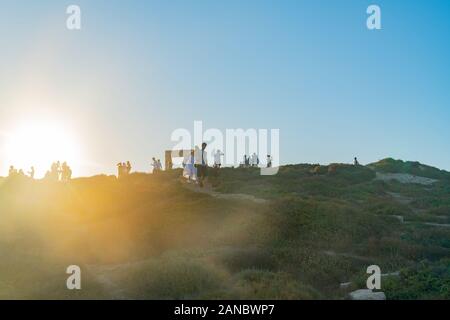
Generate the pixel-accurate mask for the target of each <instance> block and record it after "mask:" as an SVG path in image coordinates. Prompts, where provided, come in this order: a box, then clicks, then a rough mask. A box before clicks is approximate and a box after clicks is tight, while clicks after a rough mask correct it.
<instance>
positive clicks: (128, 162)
mask: <svg viewBox="0 0 450 320" xmlns="http://www.w3.org/2000/svg"><path fill="white" fill-rule="evenodd" d="M126 170H127V174H130V173H131V163H130V161H127V166H126Z"/></svg>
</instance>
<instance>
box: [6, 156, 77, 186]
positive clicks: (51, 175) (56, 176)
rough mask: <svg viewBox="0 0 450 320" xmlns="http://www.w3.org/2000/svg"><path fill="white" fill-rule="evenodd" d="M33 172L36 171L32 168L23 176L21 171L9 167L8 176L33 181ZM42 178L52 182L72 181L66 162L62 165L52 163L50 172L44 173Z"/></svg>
mask: <svg viewBox="0 0 450 320" xmlns="http://www.w3.org/2000/svg"><path fill="white" fill-rule="evenodd" d="M35 172H36V171H35V169H34V167H33V166H32V167H31V168H30V171H28V172H27V174H28V175H27V174H25V172H24V171H23V170H22V169H16V168H15V167H14V166H10V167H9V172H8V174H9V176H10V177H15V176H20V177H29V178H31V179H34V174H35ZM44 178H45V179H47V180H53V181H63V182H65V181H69V180H70V179H72V169H71V168H70V167H69V165H68V164H67V162H63V163H62V164H61V162H59V161H57V162H53V163H52V165H51V167H50V170H48V171H47V172H46V174H45V177H44Z"/></svg>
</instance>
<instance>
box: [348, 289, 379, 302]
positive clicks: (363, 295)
mask: <svg viewBox="0 0 450 320" xmlns="http://www.w3.org/2000/svg"><path fill="white" fill-rule="evenodd" d="M349 297H350V299H351V300H386V295H385V294H384V292H373V291H372V290H370V289H360V290H356V291H352V292H350V294H349Z"/></svg>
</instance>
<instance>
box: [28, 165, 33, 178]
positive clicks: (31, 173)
mask: <svg viewBox="0 0 450 320" xmlns="http://www.w3.org/2000/svg"><path fill="white" fill-rule="evenodd" d="M28 174H29V175H30V178H31V179H34V167H31V168H30V171H28Z"/></svg>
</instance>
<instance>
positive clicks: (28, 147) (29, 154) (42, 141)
mask: <svg viewBox="0 0 450 320" xmlns="http://www.w3.org/2000/svg"><path fill="white" fill-rule="evenodd" d="M5 153H6V157H7V163H8V165H13V166H14V167H15V168H17V169H23V170H24V171H25V172H28V171H29V169H30V167H31V166H34V167H35V170H36V177H41V176H43V175H44V174H45V172H46V171H47V170H48V169H49V168H50V165H51V163H52V162H55V161H61V162H64V161H67V163H68V164H69V166H71V167H72V170H73V171H74V172H76V170H77V167H79V166H80V165H81V162H82V158H81V154H80V148H79V145H78V143H77V141H76V139H75V137H74V135H73V134H72V133H71V132H70V131H69V130H68V129H67V128H65V127H64V126H63V124H60V123H52V122H40V123H26V124H22V125H20V126H18V127H17V128H16V129H14V130H13V131H12V132H9V133H8V135H7V139H6V144H5Z"/></svg>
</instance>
